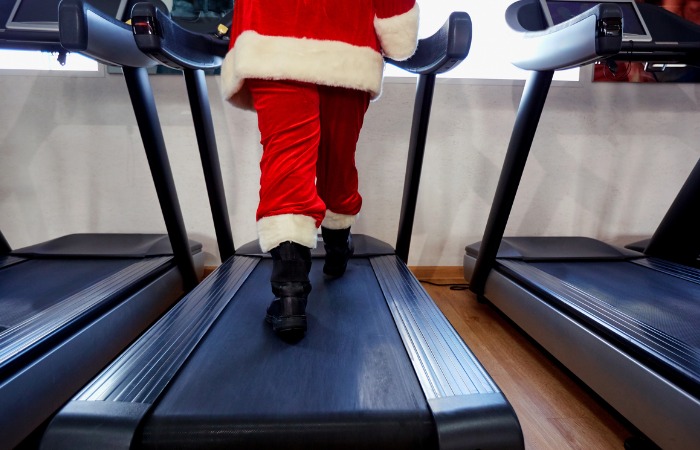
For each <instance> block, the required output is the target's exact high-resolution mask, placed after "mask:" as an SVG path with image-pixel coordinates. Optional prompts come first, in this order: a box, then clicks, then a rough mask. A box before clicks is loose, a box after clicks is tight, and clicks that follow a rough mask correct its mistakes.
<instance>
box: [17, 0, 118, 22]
mask: <svg viewBox="0 0 700 450" xmlns="http://www.w3.org/2000/svg"><path fill="white" fill-rule="evenodd" d="M59 3H60V0H17V2H16V3H15V6H14V8H13V10H12V14H11V15H10V19H9V20H8V22H7V28H27V29H32V28H34V27H41V25H44V26H46V25H48V24H56V23H57V22H58V4H59ZM125 3H126V0H90V4H91V5H92V6H94V7H95V8H97V9H99V10H101V11H104V12H105V13H106V14H108V15H110V16H112V17H117V18H119V17H118V16H119V15H120V14H121V13H122V11H123V9H124V4H125ZM33 25H34V26H33Z"/></svg>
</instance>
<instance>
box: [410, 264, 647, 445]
mask: <svg viewBox="0 0 700 450" xmlns="http://www.w3.org/2000/svg"><path fill="white" fill-rule="evenodd" d="M411 270H412V271H413V273H414V274H415V275H416V277H417V278H418V279H419V280H428V281H431V282H434V283H437V284H449V283H465V281H464V278H463V277H462V269H461V268H458V267H438V268H429V267H412V268H411ZM422 284H423V286H424V287H425V289H426V290H427V291H428V293H429V294H430V296H431V297H432V298H433V299H434V300H435V302H436V303H437V305H438V306H439V307H440V309H441V310H442V312H443V313H444V314H445V316H446V317H447V319H448V320H449V321H450V322H451V323H452V325H453V326H454V328H455V329H456V330H457V332H458V333H459V334H460V335H461V336H462V339H464V341H465V342H466V344H467V346H469V348H470V349H471V350H472V351H473V352H474V354H475V355H476V357H477V358H478V359H479V361H481V363H482V364H483V366H484V367H485V368H486V370H487V371H488V372H489V374H490V375H491V377H492V378H493V379H494V380H495V382H496V384H498V386H499V387H500V388H501V390H502V391H503V393H504V394H505V396H506V398H507V399H508V400H509V401H510V403H511V404H512V405H513V408H514V409H515V412H516V414H517V416H518V419H519V420H520V425H521V427H522V430H523V434H524V436H525V447H526V448H527V449H531V450H535V449H536V450H540V449H553V450H554V449H557V450H562V449H586V450H591V449H596V450H598V449H603V450H604V449H623V448H624V441H625V439H627V438H628V437H630V436H632V435H633V432H632V431H631V429H630V428H627V425H625V424H624V423H623V422H621V421H620V420H619V418H618V416H617V415H615V414H614V413H611V412H610V411H609V410H608V409H607V408H606V407H605V406H604V405H603V404H602V403H601V402H599V401H598V400H596V398H595V397H594V396H592V395H591V394H590V393H589V392H588V391H587V390H586V389H585V388H583V387H582V386H581V385H579V384H578V383H577V382H576V381H575V380H574V379H573V378H572V377H571V376H570V375H569V374H568V373H566V372H565V371H564V370H563V369H562V368H561V367H560V366H558V365H557V364H556V363H555V362H554V361H552V360H551V359H550V358H549V357H548V356H547V355H546V354H545V353H544V352H543V351H542V350H541V349H540V348H539V347H537V346H536V344H534V343H533V342H532V341H530V340H529V339H528V338H527V337H525V336H524V335H523V334H522V333H521V332H520V331H519V330H518V329H517V327H515V325H513V324H512V323H511V322H509V321H508V320H507V319H506V318H505V317H503V316H502V315H501V314H500V313H498V312H497V310H496V309H495V308H494V307H493V306H491V305H488V304H481V303H479V302H477V301H476V299H475V298H474V295H473V294H472V293H471V292H470V291H468V290H450V288H449V287H448V286H435V285H431V284H428V283H425V282H423V283H422Z"/></svg>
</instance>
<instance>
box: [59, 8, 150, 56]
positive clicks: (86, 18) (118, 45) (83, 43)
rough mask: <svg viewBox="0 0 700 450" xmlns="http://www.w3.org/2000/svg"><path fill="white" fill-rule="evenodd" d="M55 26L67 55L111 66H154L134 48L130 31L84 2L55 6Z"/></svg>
mask: <svg viewBox="0 0 700 450" xmlns="http://www.w3.org/2000/svg"><path fill="white" fill-rule="evenodd" d="M58 23H59V24H60V26H59V30H58V31H59V38H60V41H61V45H62V46H63V48H65V49H66V50H68V51H74V52H80V53H82V54H84V55H86V56H89V57H91V58H93V59H95V60H97V61H99V62H101V63H103V64H107V65H111V66H126V67H153V66H155V65H156V64H157V63H156V61H154V60H152V59H151V58H149V57H148V56H146V55H144V54H143V52H142V51H141V50H139V48H138V47H137V46H136V43H135V42H134V37H133V35H132V32H131V27H129V26H128V25H127V24H125V23H123V22H120V21H119V20H117V19H115V18H113V17H110V16H108V15H107V14H105V13H103V12H102V11H100V10H99V9H97V8H95V7H93V6H92V5H90V4H89V3H86V2H84V1H83V0H62V1H61V3H60V4H59V5H58Z"/></svg>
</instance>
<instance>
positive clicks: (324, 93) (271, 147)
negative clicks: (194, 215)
mask: <svg viewBox="0 0 700 450" xmlns="http://www.w3.org/2000/svg"><path fill="white" fill-rule="evenodd" d="M246 84H247V87H248V89H249V90H250V92H251V94H252V99H253V105H254V107H255V110H256V111H257V113H258V127H259V128H260V134H261V136H262V138H261V143H262V145H263V156H262V159H261V161H260V170H261V177H260V203H259V205H258V211H257V214H256V217H257V220H260V219H261V218H263V217H269V216H274V215H280V214H301V215H306V216H311V217H313V218H314V220H315V221H316V226H317V227H318V226H320V225H321V221H322V220H323V217H324V215H325V213H326V209H330V210H331V211H333V212H335V213H338V214H347V215H355V214H357V213H358V212H359V211H360V207H361V206H362V197H361V196H360V194H359V193H358V190H357V188H358V178H357V169H356V167H355V148H356V144H357V139H358V137H359V134H360V130H361V128H362V123H363V119H364V115H365V112H366V111H367V108H368V105H369V94H368V93H366V92H363V91H358V90H353V89H345V88H338V87H328V86H320V85H315V84H311V83H303V82H297V81H274V80H257V79H251V80H247V81H246Z"/></svg>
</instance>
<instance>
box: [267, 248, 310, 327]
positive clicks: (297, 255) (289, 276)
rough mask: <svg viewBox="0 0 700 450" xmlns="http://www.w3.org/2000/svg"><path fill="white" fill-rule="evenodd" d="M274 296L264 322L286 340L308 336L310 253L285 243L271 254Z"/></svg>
mask: <svg viewBox="0 0 700 450" xmlns="http://www.w3.org/2000/svg"><path fill="white" fill-rule="evenodd" d="M270 254H271V255H272V276H271V277H270V282H271V284H272V293H273V294H275V300H273V301H272V303H271V304H270V306H269V307H268V308H267V316H266V317H265V321H266V322H267V323H269V324H271V325H272V329H273V330H274V331H275V333H277V334H278V335H280V337H282V338H284V339H290V340H295V339H300V338H301V337H303V336H304V333H305V332H306V300H307V298H308V296H309V292H311V283H310V282H309V271H310V270H311V249H310V248H308V247H304V246H303V245H300V244H297V243H295V242H283V243H281V244H280V245H278V246H277V247H275V248H273V249H272V250H270Z"/></svg>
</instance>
